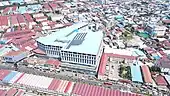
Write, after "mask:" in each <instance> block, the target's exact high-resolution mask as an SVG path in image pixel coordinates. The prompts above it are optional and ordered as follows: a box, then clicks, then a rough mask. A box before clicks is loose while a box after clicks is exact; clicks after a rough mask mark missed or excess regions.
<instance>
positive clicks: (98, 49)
mask: <svg viewBox="0 0 170 96" xmlns="http://www.w3.org/2000/svg"><path fill="white" fill-rule="evenodd" d="M96 29H97V28H96ZM60 32H62V34H60ZM60 32H56V34H55V33H54V34H52V35H50V36H47V37H43V38H40V39H38V40H37V45H38V47H39V48H40V49H41V50H43V51H44V52H45V53H46V54H47V56H49V57H55V58H60V59H61V61H62V62H65V63H62V64H61V66H62V67H65V68H68V69H70V68H72V69H75V70H81V71H82V70H83V71H84V70H86V71H87V73H88V72H91V73H92V74H96V73H97V70H98V66H99V62H100V59H101V55H102V52H103V32H101V31H100V32H99V31H97V30H95V31H94V30H91V29H89V26H88V24H82V23H81V24H79V23H78V24H76V25H72V26H71V27H68V28H63V29H61V30H60ZM57 33H58V34H57ZM94 36H96V39H95V40H94ZM57 37H58V38H57ZM56 38H57V39H56ZM48 39H49V40H48ZM50 39H51V40H50ZM44 40H47V41H44Z"/></svg>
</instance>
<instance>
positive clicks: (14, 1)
mask: <svg viewBox="0 0 170 96" xmlns="http://www.w3.org/2000/svg"><path fill="white" fill-rule="evenodd" d="M9 1H10V2H11V3H12V4H13V3H19V4H21V3H23V2H24V0H9Z"/></svg>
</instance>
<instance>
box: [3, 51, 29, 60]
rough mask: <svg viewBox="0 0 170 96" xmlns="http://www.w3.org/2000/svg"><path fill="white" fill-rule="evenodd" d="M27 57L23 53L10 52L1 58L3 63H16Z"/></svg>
mask: <svg viewBox="0 0 170 96" xmlns="http://www.w3.org/2000/svg"><path fill="white" fill-rule="evenodd" d="M26 56H27V54H26V52H23V51H10V52H8V53H7V54H5V55H4V56H3V58H2V59H3V60H2V61H3V62H17V61H19V60H21V59H23V58H25V57H26Z"/></svg>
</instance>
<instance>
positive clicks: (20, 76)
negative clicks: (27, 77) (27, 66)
mask: <svg viewBox="0 0 170 96" xmlns="http://www.w3.org/2000/svg"><path fill="white" fill-rule="evenodd" d="M23 76H24V73H22V75H21V76H20V77H19V78H18V79H17V80H16V81H15V82H14V83H17V82H18V80H20V79H21V78H22V77H23Z"/></svg>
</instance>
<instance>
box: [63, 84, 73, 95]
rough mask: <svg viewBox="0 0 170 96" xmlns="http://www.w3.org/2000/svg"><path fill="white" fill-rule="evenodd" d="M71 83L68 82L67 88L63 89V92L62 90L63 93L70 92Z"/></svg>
mask: <svg viewBox="0 0 170 96" xmlns="http://www.w3.org/2000/svg"><path fill="white" fill-rule="evenodd" d="M72 83H73V82H70V81H69V82H68V84H67V86H66V88H65V90H64V93H67V92H68V91H69V90H70V88H71V86H72Z"/></svg>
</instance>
